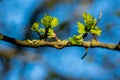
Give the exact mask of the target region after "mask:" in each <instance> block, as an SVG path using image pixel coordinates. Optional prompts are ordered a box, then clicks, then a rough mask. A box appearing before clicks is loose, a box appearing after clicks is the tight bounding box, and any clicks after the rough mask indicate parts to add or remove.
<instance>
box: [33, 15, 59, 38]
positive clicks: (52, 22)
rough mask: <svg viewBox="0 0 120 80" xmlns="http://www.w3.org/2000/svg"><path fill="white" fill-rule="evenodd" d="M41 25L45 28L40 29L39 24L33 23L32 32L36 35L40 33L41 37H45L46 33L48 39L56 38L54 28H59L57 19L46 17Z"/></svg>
mask: <svg viewBox="0 0 120 80" xmlns="http://www.w3.org/2000/svg"><path fill="white" fill-rule="evenodd" d="M40 23H41V24H42V25H43V26H44V28H40V29H39V23H38V22H35V23H33V25H32V28H31V30H33V31H34V32H36V33H40V34H41V35H44V36H45V33H46V34H47V37H48V38H54V37H55V36H56V35H55V32H54V30H53V28H54V27H55V26H57V25H58V23H59V22H58V19H57V18H55V17H52V16H49V15H45V16H44V17H43V18H42V19H41V21H40ZM46 31H48V32H46Z"/></svg>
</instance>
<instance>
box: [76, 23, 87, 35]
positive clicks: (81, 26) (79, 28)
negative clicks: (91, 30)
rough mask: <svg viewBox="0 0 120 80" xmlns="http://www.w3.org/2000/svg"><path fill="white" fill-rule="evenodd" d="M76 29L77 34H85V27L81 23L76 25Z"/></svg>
mask: <svg viewBox="0 0 120 80" xmlns="http://www.w3.org/2000/svg"><path fill="white" fill-rule="evenodd" d="M77 27H78V33H80V34H84V33H86V31H85V26H84V25H83V24H82V23H81V22H78V23H77Z"/></svg>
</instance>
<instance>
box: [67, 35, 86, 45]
mask: <svg viewBox="0 0 120 80" xmlns="http://www.w3.org/2000/svg"><path fill="white" fill-rule="evenodd" d="M69 41H70V42H71V43H72V44H82V42H83V41H84V40H83V37H82V35H74V36H73V37H70V38H69Z"/></svg>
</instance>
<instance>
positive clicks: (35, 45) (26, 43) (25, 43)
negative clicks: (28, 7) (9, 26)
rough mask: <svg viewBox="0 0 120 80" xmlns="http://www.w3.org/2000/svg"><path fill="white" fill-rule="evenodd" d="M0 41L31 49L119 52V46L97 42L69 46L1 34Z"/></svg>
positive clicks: (67, 42)
mask: <svg viewBox="0 0 120 80" xmlns="http://www.w3.org/2000/svg"><path fill="white" fill-rule="evenodd" d="M0 40H2V41H6V42H9V43H12V44H15V45H17V46H22V47H32V48H38V47H54V48H56V49H62V48H64V47H72V46H78V47H88V48H96V47H99V48H106V49H111V50H117V51H120V44H105V43H101V42H98V41H84V42H83V43H82V44H71V43H69V41H68V40H62V41H54V42H48V41H44V40H29V39H27V40H17V39H15V38H11V37H8V36H5V35H3V34H0Z"/></svg>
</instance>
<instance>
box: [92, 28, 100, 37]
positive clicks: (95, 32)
mask: <svg viewBox="0 0 120 80" xmlns="http://www.w3.org/2000/svg"><path fill="white" fill-rule="evenodd" d="M90 32H91V34H95V35H97V36H100V34H101V32H102V30H101V29H100V28H98V27H94V28H92V29H91V30H90Z"/></svg>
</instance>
